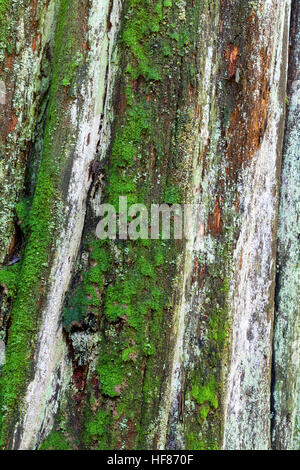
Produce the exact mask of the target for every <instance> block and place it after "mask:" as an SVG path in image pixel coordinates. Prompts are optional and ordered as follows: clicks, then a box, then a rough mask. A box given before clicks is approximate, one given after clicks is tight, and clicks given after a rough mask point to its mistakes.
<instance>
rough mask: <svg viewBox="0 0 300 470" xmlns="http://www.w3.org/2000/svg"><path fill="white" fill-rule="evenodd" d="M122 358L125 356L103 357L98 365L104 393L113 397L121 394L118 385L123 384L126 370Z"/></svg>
mask: <svg viewBox="0 0 300 470" xmlns="http://www.w3.org/2000/svg"><path fill="white" fill-rule="evenodd" d="M122 360H123V357H121V358H120V357H114V358H111V357H107V356H104V357H102V359H101V362H100V365H99V366H98V374H99V380H100V383H101V392H102V393H103V395H107V396H109V397H112V398H113V397H117V396H119V395H120V393H119V391H118V390H117V387H120V386H121V385H122V383H123V381H124V372H125V367H124V365H123V363H122Z"/></svg>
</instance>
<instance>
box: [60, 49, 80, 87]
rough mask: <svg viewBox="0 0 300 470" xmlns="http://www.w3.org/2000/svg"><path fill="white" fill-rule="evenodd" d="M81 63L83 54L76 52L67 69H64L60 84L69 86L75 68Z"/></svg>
mask: <svg viewBox="0 0 300 470" xmlns="http://www.w3.org/2000/svg"><path fill="white" fill-rule="evenodd" d="M82 64H83V55H82V54H81V53H78V54H77V57H76V59H75V60H73V62H72V63H71V64H70V66H69V68H68V70H67V71H66V75H65V77H64V79H63V81H62V84H63V85H64V86H69V85H70V84H71V83H72V81H73V78H74V76H75V72H76V69H77V68H78V67H79V66H80V65H82Z"/></svg>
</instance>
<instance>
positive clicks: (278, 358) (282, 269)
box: [272, 2, 300, 449]
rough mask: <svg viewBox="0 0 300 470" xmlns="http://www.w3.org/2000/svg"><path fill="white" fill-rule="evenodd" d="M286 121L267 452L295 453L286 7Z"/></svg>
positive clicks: (294, 248)
mask: <svg viewBox="0 0 300 470" xmlns="http://www.w3.org/2000/svg"><path fill="white" fill-rule="evenodd" d="M289 59H290V61H289V71H288V93H287V120H286V129H285V140H284V148H283V164H282V174H281V193H280V205H279V221H278V233H277V236H278V243H277V286H276V308H275V333H274V361H273V363H274V369H273V374H274V376H273V410H272V411H273V413H274V416H273V434H272V438H273V442H272V443H273V448H275V449H299V444H300V434H299V393H300V389H299V348H300V338H299V331H300V325H299V321H300V311H299V259H300V253H299V210H300V207H299V204H300V194H299V181H298V180H299V173H300V167H299V149H300V141H299V133H300V129H299V118H300V115H299V114H300V81H299V65H300V7H299V2H293V3H292V20H291V37H290V53H289Z"/></svg>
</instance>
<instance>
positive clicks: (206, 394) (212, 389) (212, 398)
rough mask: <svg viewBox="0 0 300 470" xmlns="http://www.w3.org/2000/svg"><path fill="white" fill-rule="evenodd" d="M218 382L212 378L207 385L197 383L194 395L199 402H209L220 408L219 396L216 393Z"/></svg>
mask: <svg viewBox="0 0 300 470" xmlns="http://www.w3.org/2000/svg"><path fill="white" fill-rule="evenodd" d="M216 389H217V388H216V382H215V380H214V379H213V378H212V379H210V380H209V381H208V382H207V383H206V384H205V385H203V386H201V385H199V384H198V383H195V384H194V385H193V387H192V396H193V398H194V399H195V400H196V402H197V403H198V405H202V404H204V403H209V404H210V405H211V406H213V407H214V408H215V409H217V408H218V396H217V394H216Z"/></svg>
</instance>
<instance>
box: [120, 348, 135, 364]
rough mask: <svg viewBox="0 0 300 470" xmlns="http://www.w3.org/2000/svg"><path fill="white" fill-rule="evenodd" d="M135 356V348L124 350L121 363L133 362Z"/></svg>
mask: <svg viewBox="0 0 300 470" xmlns="http://www.w3.org/2000/svg"><path fill="white" fill-rule="evenodd" d="M137 354H138V351H137V348H135V347H131V348H127V349H124V351H123V352H122V361H124V362H128V361H135V359H136V357H137Z"/></svg>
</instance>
